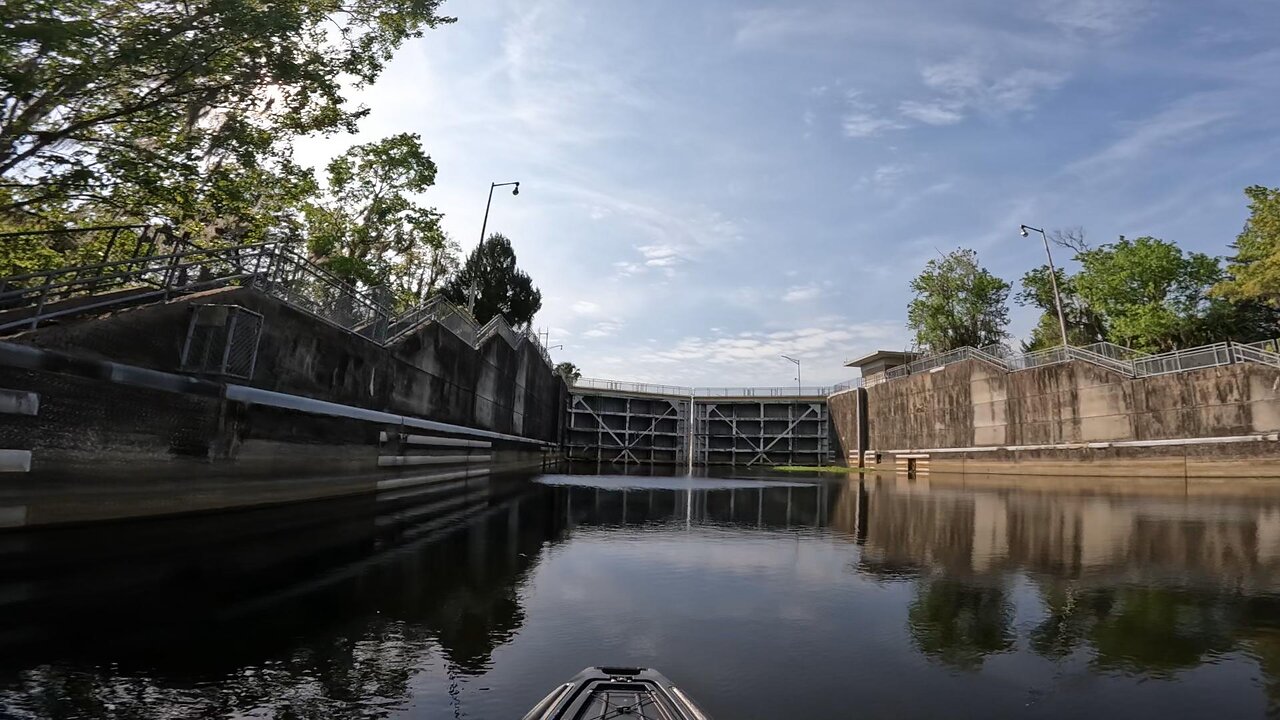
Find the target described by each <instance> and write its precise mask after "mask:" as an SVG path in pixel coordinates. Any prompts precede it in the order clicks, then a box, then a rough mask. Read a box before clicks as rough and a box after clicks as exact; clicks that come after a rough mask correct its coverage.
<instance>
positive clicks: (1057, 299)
mask: <svg viewBox="0 0 1280 720" xmlns="http://www.w3.org/2000/svg"><path fill="white" fill-rule="evenodd" d="M1018 230H1019V231H1020V232H1021V233H1022V237H1027V231H1028V230H1035V231H1036V232H1038V233H1040V238H1041V239H1042V240H1044V254H1045V257H1047V258H1049V282H1050V283H1051V284H1052V285H1053V304H1054V305H1055V306H1056V307H1057V308H1058V329H1059V330H1061V331H1062V347H1064V348H1065V347H1068V346H1070V345H1071V343H1069V342H1067V320H1066V318H1065V317H1064V316H1063V314H1062V296H1061V295H1059V294H1058V271H1057V270H1056V269H1054V267H1053V253H1051V252H1049V236H1048V235H1046V234H1045V232H1044V230H1041V229H1040V228H1034V227H1031V226H1030V225H1020V226H1019V227H1018Z"/></svg>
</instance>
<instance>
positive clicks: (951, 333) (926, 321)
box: [907, 249, 1009, 352]
mask: <svg viewBox="0 0 1280 720" xmlns="http://www.w3.org/2000/svg"><path fill="white" fill-rule="evenodd" d="M911 289H912V290H913V291H914V292H915V298H913V299H912V300H911V304H910V305H909V306H908V307H907V326H908V327H909V328H911V330H913V331H914V332H915V338H916V345H917V346H919V347H921V348H927V349H928V350H929V351H931V352H947V351H948V350H954V349H956V348H959V347H964V346H966V345H970V346H973V347H982V346H985V345H990V344H992V343H996V342H999V341H1001V340H1003V339H1004V338H1005V337H1007V335H1008V333H1007V332H1006V330H1005V328H1006V326H1007V325H1008V324H1009V309H1008V305H1007V300H1008V297H1009V283H1007V282H1005V281H1004V280H1001V279H1000V278H998V277H996V276H995V275H992V274H991V273H990V272H988V271H987V270H986V269H985V268H983V267H981V266H980V265H979V264H978V254H977V253H976V252H974V251H973V250H965V249H957V250H954V251H952V252H950V253H948V254H947V255H946V256H944V257H942V258H939V259H934V260H930V261H929V262H928V264H927V265H926V266H925V269H924V271H923V272H921V273H920V274H919V275H918V276H916V278H915V279H914V280H912V281H911Z"/></svg>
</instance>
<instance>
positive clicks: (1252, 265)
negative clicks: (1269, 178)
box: [1214, 185, 1280, 307]
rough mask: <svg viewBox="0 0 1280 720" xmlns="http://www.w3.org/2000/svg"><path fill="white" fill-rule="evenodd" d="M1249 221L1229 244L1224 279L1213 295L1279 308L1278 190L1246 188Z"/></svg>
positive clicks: (1279, 190)
mask: <svg viewBox="0 0 1280 720" xmlns="http://www.w3.org/2000/svg"><path fill="white" fill-rule="evenodd" d="M1244 194H1245V196H1246V197H1248V198H1249V219H1248V220H1246V221H1245V224H1244V229H1243V230H1241V231H1240V235H1239V236H1238V237H1236V241H1235V242H1234V243H1232V245H1231V247H1233V248H1234V249H1235V251H1236V254H1235V256H1233V257H1231V258H1229V259H1228V264H1227V277H1226V278H1224V279H1223V281H1222V282H1220V283H1219V284H1218V285H1217V286H1216V287H1215V288H1214V291H1215V294H1217V295H1219V296H1221V297H1225V298H1227V299H1229V300H1237V301H1239V300H1246V301H1255V302H1262V303H1266V304H1268V305H1271V306H1273V307H1280V188H1265V187H1262V186H1260V185H1253V186H1251V187H1247V188H1245V191H1244Z"/></svg>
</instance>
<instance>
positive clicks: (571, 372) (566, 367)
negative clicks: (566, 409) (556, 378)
mask: <svg viewBox="0 0 1280 720" xmlns="http://www.w3.org/2000/svg"><path fill="white" fill-rule="evenodd" d="M556 373H558V374H559V375H560V377H562V378H564V381H565V384H567V385H570V386H572V385H573V384H574V383H576V382H578V380H579V379H580V378H581V377H582V371H581V370H579V369H578V366H577V365H574V364H573V363H571V362H562V363H559V364H558V365H556Z"/></svg>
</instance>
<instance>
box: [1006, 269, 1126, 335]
mask: <svg viewBox="0 0 1280 720" xmlns="http://www.w3.org/2000/svg"><path fill="white" fill-rule="evenodd" d="M1055 270H1056V273H1057V280H1058V294H1059V295H1060V296H1061V297H1062V316H1063V319H1064V320H1065V322H1066V325H1067V339H1068V341H1069V342H1070V343H1071V344H1072V345H1088V344H1089V343H1094V342H1098V341H1100V340H1105V339H1106V327H1105V323H1104V322H1103V318H1102V317H1101V316H1100V315H1098V313H1096V312H1094V311H1093V309H1092V308H1091V307H1090V306H1089V304H1088V303H1087V302H1085V300H1084V298H1082V297H1081V296H1080V292H1079V290H1078V289H1077V288H1076V283H1075V278H1073V277H1069V276H1067V274H1066V273H1065V272H1064V271H1063V270H1062V268H1055ZM1017 299H1018V304H1019V305H1024V306H1025V305H1030V306H1032V307H1037V308H1040V309H1041V310H1042V311H1043V313H1042V314H1041V315H1040V320H1039V322H1038V323H1037V324H1036V326H1035V328H1033V329H1032V331H1031V338H1030V340H1028V341H1027V342H1025V343H1023V348H1024V349H1025V350H1027V351H1031V350H1041V349H1044V348H1050V347H1057V346H1059V345H1061V344H1062V330H1061V328H1060V327H1059V325H1058V309H1057V306H1056V305H1055V304H1054V301H1053V284H1052V283H1051V282H1050V281H1049V266H1048V265H1041V266H1040V267H1038V268H1036V269H1034V270H1031V271H1030V272H1028V273H1026V274H1025V275H1023V276H1022V290H1021V291H1020V292H1019V293H1018V298H1017Z"/></svg>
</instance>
